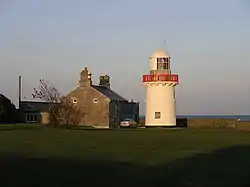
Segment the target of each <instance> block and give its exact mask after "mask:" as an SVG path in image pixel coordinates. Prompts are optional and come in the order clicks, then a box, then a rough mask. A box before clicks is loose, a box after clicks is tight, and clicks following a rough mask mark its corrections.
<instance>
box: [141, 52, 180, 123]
mask: <svg viewBox="0 0 250 187" xmlns="http://www.w3.org/2000/svg"><path fill="white" fill-rule="evenodd" d="M149 63H150V72H149V74H146V75H143V76H142V82H143V84H144V85H145V86H146V114H145V127H173V126H176V113H175V111H176V109H175V102H176V100H175V86H176V85H178V84H179V78H178V75H177V74H173V73H172V72H171V57H170V55H169V54H168V53H167V52H166V51H165V50H164V49H162V48H160V49H159V50H157V51H156V52H155V53H153V54H152V55H151V56H150V58H149Z"/></svg>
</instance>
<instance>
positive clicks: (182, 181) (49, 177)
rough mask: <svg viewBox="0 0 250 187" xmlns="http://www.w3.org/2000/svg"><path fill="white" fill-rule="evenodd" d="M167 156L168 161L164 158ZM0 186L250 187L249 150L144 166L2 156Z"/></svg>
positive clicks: (246, 147)
mask: <svg viewBox="0 0 250 187" xmlns="http://www.w3.org/2000/svg"><path fill="white" fill-rule="evenodd" d="M166 156H167V155H166ZM0 166H1V168H0V169H1V174H0V186H5V187H6V186H36V187H37V186H43V187H44V186H46V187H50V186H53V187H55V186H106V185H108V186H119V187H120V186H126V187H128V186H129V187H131V186H174V187H177V186H192V187H194V186H195V187H196V186H197V187H198V186H199V187H201V186H202V187H206V186H213V187H216V186H218V187H219V186H220V187H221V186H227V187H228V186H250V177H249V176H250V146H238V147H231V148H226V149H222V150H217V151H215V152H213V153H209V154H199V155H195V156H194V157H190V158H185V159H181V160H176V161H174V162H172V163H170V164H167V165H160V166H154V167H149V166H143V165H136V164H132V163H118V162H112V161H103V162H101V161H93V160H92V161H80V160H70V159H60V158H29V157H28V156H21V155H13V154H12V155H2V156H1V158H0Z"/></svg>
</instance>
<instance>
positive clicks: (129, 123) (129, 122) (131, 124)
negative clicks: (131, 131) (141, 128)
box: [120, 118, 137, 128]
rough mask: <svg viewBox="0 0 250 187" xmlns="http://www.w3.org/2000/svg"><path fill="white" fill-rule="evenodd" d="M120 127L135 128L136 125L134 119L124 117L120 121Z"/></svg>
mask: <svg viewBox="0 0 250 187" xmlns="http://www.w3.org/2000/svg"><path fill="white" fill-rule="evenodd" d="M120 127H121V128H124V127H126V128H136V127H137V123H136V122H135V120H133V119H131V118H126V119H124V120H122V121H121V122H120Z"/></svg>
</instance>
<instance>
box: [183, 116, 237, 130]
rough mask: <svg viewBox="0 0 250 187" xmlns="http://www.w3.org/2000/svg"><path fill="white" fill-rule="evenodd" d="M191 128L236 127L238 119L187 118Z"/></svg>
mask: <svg viewBox="0 0 250 187" xmlns="http://www.w3.org/2000/svg"><path fill="white" fill-rule="evenodd" d="M187 126H188V127H190V128H236V127H237V120H236V119H223V118H193V119H187Z"/></svg>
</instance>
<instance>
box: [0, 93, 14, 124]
mask: <svg viewBox="0 0 250 187" xmlns="http://www.w3.org/2000/svg"><path fill="white" fill-rule="evenodd" d="M17 120H18V114H17V110H16V107H15V105H14V104H13V103H12V102H11V100H10V99H8V98H7V97H5V96H4V95H2V94H0V123H15V122H17Z"/></svg>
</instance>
